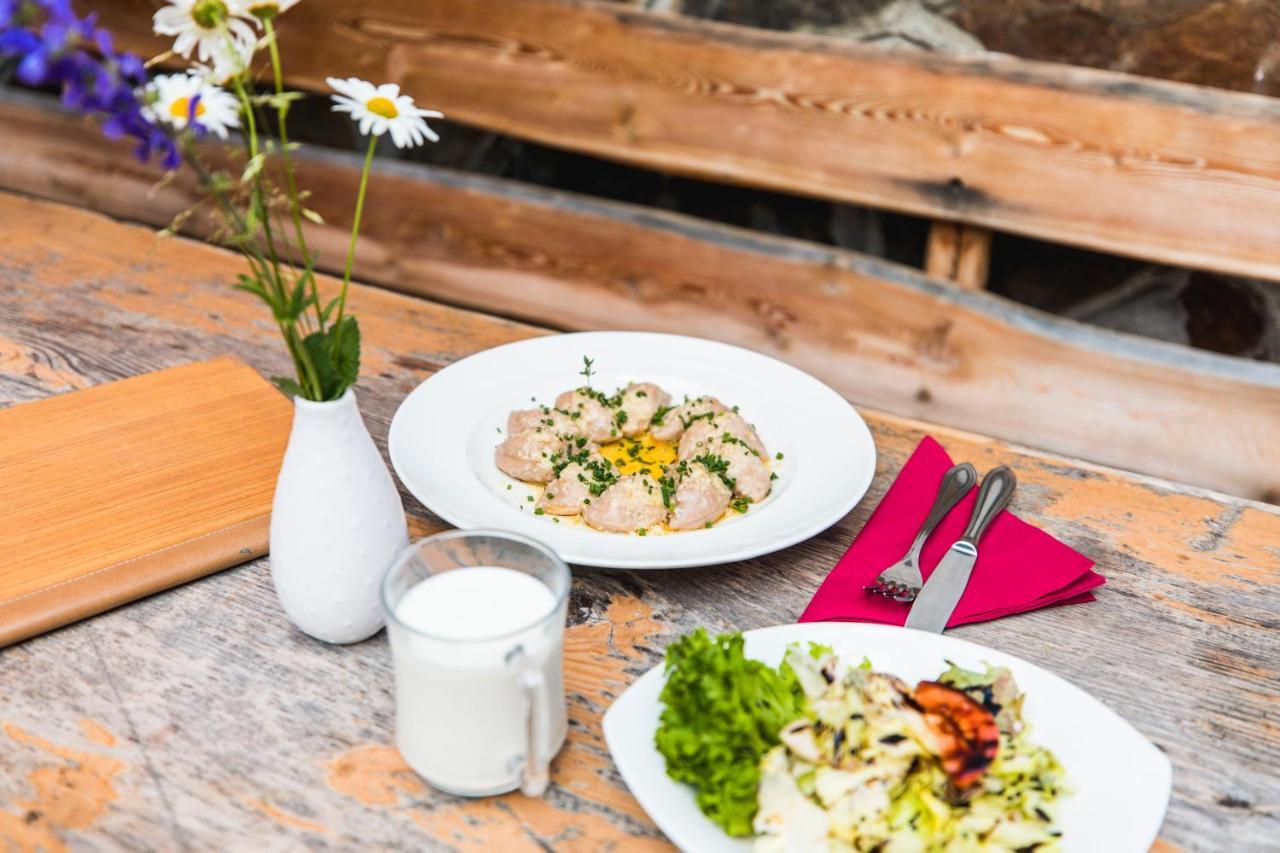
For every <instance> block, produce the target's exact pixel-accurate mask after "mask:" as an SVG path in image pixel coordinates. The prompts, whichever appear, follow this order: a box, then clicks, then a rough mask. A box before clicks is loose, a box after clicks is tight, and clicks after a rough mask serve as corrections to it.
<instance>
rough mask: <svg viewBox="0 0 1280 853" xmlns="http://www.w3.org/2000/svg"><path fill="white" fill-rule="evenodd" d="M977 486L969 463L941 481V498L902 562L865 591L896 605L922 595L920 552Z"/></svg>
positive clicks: (956, 468)
mask: <svg viewBox="0 0 1280 853" xmlns="http://www.w3.org/2000/svg"><path fill="white" fill-rule="evenodd" d="M976 482H978V472H977V471H975V470H974V468H973V466H972V465H970V464H969V463H968V462H962V463H960V464H959V465H956V466H955V467H954V468H952V469H951V470H950V471H948V472H947V473H946V474H945V475H943V477H942V484H941V485H939V486H938V494H937V496H936V497H935V498H934V499H933V506H932V507H931V508H930V509H929V514H928V515H927V516H925V519H924V524H922V525H920V530H919V532H918V533H916V538H915V540H914V541H913V542H912V543H911V547H910V548H908V549H907V553H906V554H905V555H904V556H903V557H902V559H901V560H899V561H898V562H896V563H894V564H893V565H892V566H890V567H889V568H887V569H885V570H884V571H883V572H881V573H880V576H879V577H877V578H876V579H875V581H874V582H873V583H872V584H871V585H870V586H868V587H866V589H867V590H868V591H869V592H874V593H878V594H880V595H884V596H887V597H889V598H892V599H894V600H895V601H903V602H906V601H912V600H914V599H915V597H916V594H917V593H919V592H920V587H921V586H922V585H923V584H924V580H923V579H922V578H921V576H920V550H921V549H922V548H924V542H925V540H926V539H928V538H929V534H930V533H932V532H933V529H934V528H935V527H937V526H938V523H939V522H940V521H942V519H943V517H945V516H946V514H947V513H949V512H951V509H952V508H953V507H954V506H955V505H956V504H958V503H960V500H961V498H963V497H964V496H965V495H967V494H968V493H969V490H970V489H972V488H973V484H974V483H976Z"/></svg>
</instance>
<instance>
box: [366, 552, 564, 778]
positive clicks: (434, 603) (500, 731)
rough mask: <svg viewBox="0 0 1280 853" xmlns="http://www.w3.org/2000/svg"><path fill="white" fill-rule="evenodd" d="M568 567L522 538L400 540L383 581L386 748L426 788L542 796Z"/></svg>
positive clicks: (558, 692) (556, 738)
mask: <svg viewBox="0 0 1280 853" xmlns="http://www.w3.org/2000/svg"><path fill="white" fill-rule="evenodd" d="M568 597H569V568H568V566H566V565H565V564H564V561H562V560H561V559H560V558H559V557H557V556H556V555H555V553H553V552H552V551H551V550H550V549H548V548H546V547H545V546H543V545H540V544H538V543H537V542H535V541H533V540H532V539H527V538H525V537H523V536H518V535H515V534H511V533H503V532H500V531H496V530H470V531H464V530H453V531H449V532H448V533H440V534H438V535H436V536H431V537H428V538H426V539H423V540H421V541H419V542H416V543H414V544H413V545H410V546H409V547H408V548H407V549H405V550H404V551H402V552H401V553H400V555H399V556H397V557H396V559H395V561H394V562H393V563H392V564H391V567H390V568H389V569H388V570H387V573H386V576H385V577H384V578H383V581H382V603H383V607H384V608H385V609H386V611H387V632H388V634H389V635H390V638H391V653H392V657H393V658H394V662H395V681H396V745H397V746H398V747H399V749H400V753H401V754H402V755H403V756H404V759H405V761H407V762H408V763H409V766H410V767H412V768H413V769H414V771H416V772H417V773H418V775H419V776H421V777H422V778H423V779H425V780H426V781H427V782H428V783H430V784H431V785H432V786H433V787H435V788H438V789H440V790H442V791H446V792H448V793H450V794H458V795H461V796H468V797H482V796H489V795H491V794H501V793H505V792H507V791H511V790H514V789H516V788H519V789H520V790H521V791H523V792H524V793H525V794H528V795H529V796H535V797H536V796H541V795H542V793H543V792H544V791H545V790H546V787H547V765H548V764H549V763H550V761H551V758H552V757H553V756H554V755H555V754H556V753H557V752H559V751H560V747H561V746H562V745H563V744H564V739H565V735H566V733H567V721H566V715H565V698H564V677H563V674H562V667H561V658H562V656H563V649H564V628H565V610H566V602H567V600H568Z"/></svg>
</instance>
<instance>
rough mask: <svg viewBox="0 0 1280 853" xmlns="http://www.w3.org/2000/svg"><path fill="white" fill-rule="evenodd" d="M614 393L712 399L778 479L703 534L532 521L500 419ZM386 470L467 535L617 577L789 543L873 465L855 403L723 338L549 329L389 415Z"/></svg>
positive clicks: (851, 495) (855, 489)
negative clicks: (764, 455)
mask: <svg viewBox="0 0 1280 853" xmlns="http://www.w3.org/2000/svg"><path fill="white" fill-rule="evenodd" d="M583 356H589V357H590V358H592V359H594V360H595V367H594V370H595V371H596V372H595V373H594V375H593V376H592V384H593V385H594V386H595V387H597V388H601V389H607V390H609V391H612V390H613V389H614V388H616V387H618V386H621V385H625V384H626V383H627V382H630V381H633V380H634V381H652V382H656V383H657V384H658V385H660V386H661V387H662V388H663V389H665V390H666V391H668V392H670V393H671V394H672V396H673V397H675V398H676V399H680V398H681V397H682V396H684V395H686V394H688V395H690V396H698V395H701V394H711V395H714V396H716V397H719V398H720V399H721V400H724V401H725V402H726V403H727V404H729V405H737V406H739V407H740V409H741V412H742V415H743V416H744V417H745V418H746V419H747V420H749V421H751V422H752V423H754V424H755V425H756V428H757V429H758V430H759V433H760V437H761V439H762V440H763V441H764V443H765V446H766V447H767V448H768V450H769V453H770V454H771V455H772V454H776V453H782V454H783V458H782V460H781V461H775V462H773V463H772V464H773V465H774V466H775V467H774V470H775V472H776V473H777V474H778V480H777V481H776V482H775V483H774V489H773V492H772V493H771V494H770V495H769V497H768V498H766V499H765V500H764V501H762V502H761V503H759V504H758V505H756V506H753V507H751V509H750V510H749V511H748V512H747V513H746V514H745V515H742V516H737V517H734V518H729V519H726V520H725V521H722V522H721V523H719V524H717V525H716V526H715V527H712V528H710V529H706V530H692V531H686V532H682V533H670V534H666V535H653V536H635V535H619V534H613V533H602V532H599V531H596V530H592V529H591V528H589V527H586V526H585V525H583V524H581V523H580V522H577V521H576V520H573V521H569V520H566V521H561V522H559V523H556V522H553V521H552V517H551V516H536V515H534V514H533V504H532V503H531V502H530V501H529V500H528V498H530V497H532V496H533V495H534V494H535V493H534V491H533V490H532V489H531V488H530V487H528V486H526V485H524V484H523V483H520V482H519V481H517V480H513V479H511V478H510V477H507V476H506V475H505V474H503V473H502V472H501V471H499V470H498V469H497V467H495V466H494V464H493V450H494V448H495V447H496V446H497V445H498V443H499V442H501V441H502V439H503V437H504V436H505V434H506V420H507V414H508V413H509V412H510V411H511V410H512V409H524V408H529V407H530V406H532V405H533V401H534V400H537V401H538V402H540V403H550V402H551V401H552V400H553V399H554V398H555V397H556V395H557V394H559V393H560V392H561V391H564V390H566V389H569V388H573V387H576V386H577V385H580V384H581V383H582V381H583V378H582V377H581V376H580V375H579V374H578V371H580V370H581V369H582V358H583ZM389 444H390V449H391V463H392V465H394V466H395V469H396V473H397V474H399V475H400V479H401V480H402V481H404V484H405V486H407V487H408V489H409V491H410V492H412V493H413V495H414V497H416V498H417V499H418V500H420V501H422V503H423V504H424V505H425V506H426V507H427V508H428V509H430V510H431V511H432V512H434V513H435V514H436V515H438V516H440V517H441V518H443V519H444V520H445V521H447V522H449V523H450V524H452V525H454V526H456V527H461V528H472V527H497V528H502V529H506V530H512V531H515V532H517V533H523V534H525V535H526V536H531V537H533V538H534V539H537V540H539V541H541V542H544V543H546V544H547V545H548V546H550V547H551V548H553V549H554V550H555V551H556V552H557V553H558V554H560V556H561V557H563V558H564V559H565V560H567V561H568V562H570V563H576V564H578V565H584V566H599V567H604V568H618V569H660V568H673V567H678V566H704V565H713V564H717V563H728V562H732V561H734V560H745V559H747V558H749V557H755V556H758V555H760V554H766V553H769V552H771V551H776V550H778V549H780V548H785V547H787V546H788V545H794V544H795V543H796V542H800V541H802V540H804V539H807V538H809V537H810V536H813V535H815V534H817V533H820V532H821V531H823V530H825V529H826V528H827V527H830V526H831V525H832V524H834V523H835V522H836V521H838V520H839V519H840V518H841V517H842V516H844V514H845V513H847V512H848V511H849V510H851V509H853V507H854V506H855V505H856V504H857V503H858V501H859V500H860V499H861V498H862V496H863V495H864V494H865V493H866V491H867V487H868V486H869V485H871V477H872V475H873V474H874V473H875V468H876V451H875V443H874V442H873V441H872V439H871V432H870V430H868V429H867V425H866V424H865V423H864V422H863V420H862V418H861V417H859V415H858V413H857V412H856V411H854V409H853V407H852V406H851V405H849V403H848V402H847V401H846V400H845V399H844V398H843V397H841V396H840V395H839V394H837V393H836V392H835V391H833V390H831V389H830V388H828V387H827V386H826V385H824V384H822V383H821V382H819V381H818V380H817V379H814V378H813V377H812V376H810V375H808V374H807V373H804V372H803V371H801V370H797V369H796V368H794V367H791V366H790V365H788V364H784V363H783V362H781V361H778V360H777V359H773V358H769V357H768V356H764V355H760V354H759V353H755V352H751V351H750V350H745V349H741V348H740V347H735V346H729V345H728V344H721V343H716V342H715V341H705V340H700V339H698V338H686V337H680V336H677V335H658V334H648V333H643V332H583V333H578V334H566V335H553V336H550V337H545V338H534V339H531V340H527V341H519V342H517V343H513V344H506V345H505V346H500V347H495V348H493V349H490V350H485V351H484V352H480V353H476V354H475V355H473V356H469V357H468V358H464V359H462V360H461V361H458V362H456V363H455V364H451V365H449V366H448V367H446V368H444V369H443V370H441V371H439V372H438V373H436V374H434V375H433V376H431V377H429V378H428V379H426V380H425V381H424V382H423V383H422V384H421V385H419V386H418V387H417V388H416V389H415V390H414V391H413V393H412V394H410V395H409V396H408V397H407V398H406V399H405V401H404V402H403V403H401V404H400V408H399V409H398V410H397V411H396V415H395V418H394V419H393V420H392V422H391V434H390V439H389Z"/></svg>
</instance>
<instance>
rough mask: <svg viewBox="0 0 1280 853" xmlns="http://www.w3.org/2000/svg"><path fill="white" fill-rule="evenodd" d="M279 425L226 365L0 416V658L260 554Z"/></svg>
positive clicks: (245, 378) (284, 417) (255, 381)
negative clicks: (34, 639)
mask: <svg viewBox="0 0 1280 853" xmlns="http://www.w3.org/2000/svg"><path fill="white" fill-rule="evenodd" d="M291 418H292V407H291V406H290V404H289V401H288V400H287V399H286V398H285V397H284V396H283V395H281V394H280V393H279V392H278V391H277V390H276V389H275V388H274V387H273V386H272V385H271V384H270V383H269V382H267V380H265V379H264V378H263V377H262V376H260V375H259V374H258V373H257V372H255V371H254V370H253V368H251V367H249V366H248V365H246V364H244V363H243V362H241V361H239V360H237V359H234V358H229V357H228V358H218V359H214V360H211V361H206V362H200V363H197V364H188V365H184V366H182V367H175V368H171V369H168V370H162V371H159V372H157V373H150V374H146V375H144V376H137V377H134V378H131V379H124V380H121V381H119V382H111V383H108V384H106V385H100V386H97V387H94V388H88V389H85V390H83V391H74V392H71V393H69V394H63V395H61V396H58V397H51V398H49V399H46V400H39V401H36V402H33V403H25V404H22V405H17V406H13V407H11V408H8V409H5V410H3V411H0V646H4V645H8V644H10V643H14V642H17V641H19V640H22V639H25V638H27V637H31V636H33V635H35V634H39V633H41V632H43V631H48V630H50V629H52V628H56V627H59V626H62V625H65V624H67V623H69V622H74V621H76V620H78V619H83V618H85V617H86V616H91V615H94V614H96V613H101V612H102V611H104V610H107V609H109V608H112V607H116V606H118V605H120V604H124V603H126V602H129V601H132V600H134V599H137V598H141V597H143V596H146V595H150V594H152V593H155V592H159V591H160V590H163V589H168V588H169V587H172V586H175V585H177V584H180V583H184V582H186V581H189V580H192V579H194V578H198V577H203V576H204V575H207V574H210V573H212V572H216V571H219V570H221V569H225V568H228V567H229V566H233V565H236V564H238V563H241V562H244V561H246V560H250V559H253V558H255V557H258V556H261V555H262V554H263V553H265V552H266V549H267V529H268V526H269V522H270V517H271V498H272V494H273V491H274V489H275V479H276V474H277V473H278V472H279V469H280V460H281V458H282V457H283V455H284V448H285V444H286V443H287V441H288V437H289V428H290V422H291Z"/></svg>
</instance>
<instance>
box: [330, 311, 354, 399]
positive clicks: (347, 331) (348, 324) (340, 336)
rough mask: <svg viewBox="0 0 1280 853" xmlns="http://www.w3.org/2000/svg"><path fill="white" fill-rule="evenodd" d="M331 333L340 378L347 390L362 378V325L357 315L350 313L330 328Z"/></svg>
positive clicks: (343, 387) (343, 388)
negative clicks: (357, 319)
mask: <svg viewBox="0 0 1280 853" xmlns="http://www.w3.org/2000/svg"><path fill="white" fill-rule="evenodd" d="M329 334H330V335H332V336H333V338H334V347H335V352H334V363H335V365H336V366H337V369H338V380H339V382H341V383H342V391H345V390H346V389H347V387H348V386H351V385H355V384H356V380H357V379H359V378H360V325H359V324H358V323H357V322H356V318H355V317H353V316H352V315H350V314H348V315H346V316H345V317H343V318H342V319H341V320H339V321H338V322H337V323H336V324H335V325H334V326H333V328H332V329H330V330H329ZM342 391H339V392H338V393H339V394H341V393H342Z"/></svg>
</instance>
